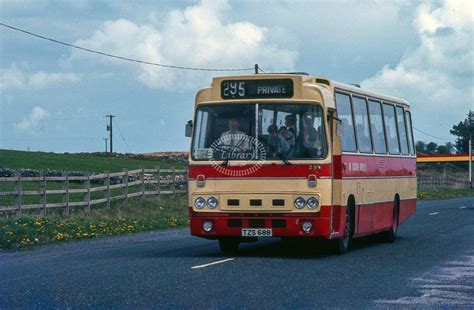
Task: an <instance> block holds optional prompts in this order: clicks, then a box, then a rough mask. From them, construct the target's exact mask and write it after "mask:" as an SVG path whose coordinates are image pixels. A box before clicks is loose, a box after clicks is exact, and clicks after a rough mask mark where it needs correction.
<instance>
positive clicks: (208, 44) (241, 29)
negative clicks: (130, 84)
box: [68, 0, 297, 90]
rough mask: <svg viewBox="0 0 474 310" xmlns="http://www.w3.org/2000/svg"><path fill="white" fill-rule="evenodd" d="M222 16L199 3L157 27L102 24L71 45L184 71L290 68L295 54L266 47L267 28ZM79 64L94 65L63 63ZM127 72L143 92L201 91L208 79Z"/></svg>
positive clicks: (222, 9)
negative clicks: (143, 87) (198, 88)
mask: <svg viewBox="0 0 474 310" xmlns="http://www.w3.org/2000/svg"><path fill="white" fill-rule="evenodd" d="M227 12H228V13H232V11H231V8H230V6H229V5H228V4H227V2H226V1H209V0H203V1H201V2H200V3H199V4H196V5H193V6H189V7H187V8H185V9H184V10H182V11H179V10H174V11H171V12H170V13H169V14H168V15H167V17H166V19H165V20H164V21H163V22H162V24H161V26H160V27H156V26H153V25H137V24H135V23H133V22H131V21H129V20H126V19H118V20H114V21H107V22H105V23H104V24H103V26H102V27H101V29H99V30H97V31H96V32H95V33H94V34H93V35H92V36H91V37H90V38H87V39H82V40H78V41H77V42H75V44H77V45H80V46H85V47H87V48H91V49H97V50H100V51H104V52H108V53H112V54H116V55H121V56H124V57H129V58H135V59H140V60H145V61H149V62H155V63H164V64H172V65H182V66H189V67H201V68H242V67H244V68H247V67H252V66H253V64H255V63H260V64H262V65H265V61H268V62H270V61H271V63H272V64H273V65H274V67H276V68H278V69H279V70H291V69H293V68H294V64H295V60H296V56H297V53H296V52H295V51H293V50H289V49H287V48H285V47H283V46H277V44H274V43H272V42H269V40H268V39H267V31H268V29H267V28H264V27H259V26H257V25H255V24H253V23H250V22H245V21H242V22H234V23H230V22H227V21H226V20H227V19H228V16H226V13H227ZM275 41H276V40H275ZM84 58H86V59H87V60H88V61H91V60H92V59H95V60H97V59H98V58H97V56H95V55H85V54H84V53H83V52H80V51H74V52H73V54H72V55H71V57H70V58H69V59H68V61H69V62H71V61H76V60H79V59H84ZM101 61H103V62H113V63H117V62H118V60H113V59H101ZM121 65H123V62H122V63H121ZM133 68H134V69H135V70H136V71H135V73H136V78H138V79H139V80H140V81H141V82H143V83H144V84H145V85H147V86H148V87H151V88H166V89H168V90H173V89H178V88H181V87H183V86H184V87H195V86H196V85H198V84H201V85H202V82H203V79H204V80H205V79H207V78H208V77H209V76H210V74H208V73H203V72H196V71H180V70H173V69H167V68H160V67H154V66H149V65H133ZM250 72H251V71H249V73H250ZM223 74H226V73H223ZM205 81H206V82H208V81H209V80H205Z"/></svg>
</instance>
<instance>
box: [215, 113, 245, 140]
mask: <svg viewBox="0 0 474 310" xmlns="http://www.w3.org/2000/svg"><path fill="white" fill-rule="evenodd" d="M228 125H229V130H228V131H224V132H223V133H222V134H221V138H220V143H219V144H220V145H226V146H232V147H234V146H236V147H243V143H244V142H245V133H244V132H243V131H240V130H239V126H240V124H239V120H238V119H236V118H231V119H229V123H228Z"/></svg>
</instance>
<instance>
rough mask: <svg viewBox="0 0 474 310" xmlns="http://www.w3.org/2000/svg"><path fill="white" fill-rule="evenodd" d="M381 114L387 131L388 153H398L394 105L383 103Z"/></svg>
mask: <svg viewBox="0 0 474 310" xmlns="http://www.w3.org/2000/svg"><path fill="white" fill-rule="evenodd" d="M383 116H384V120H385V131H386V132H387V142H388V152H389V153H390V154H400V145H399V144H398V143H399V142H398V133H397V121H396V119H395V107H394V106H393V105H391V104H387V103H384V104H383Z"/></svg>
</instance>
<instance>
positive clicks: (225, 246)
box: [219, 238, 240, 255]
mask: <svg viewBox="0 0 474 310" xmlns="http://www.w3.org/2000/svg"><path fill="white" fill-rule="evenodd" d="M239 244H240V240H239V239H238V238H221V239H219V247H220V248H221V252H222V253H224V254H225V255H234V254H236V253H237V251H238V249H239Z"/></svg>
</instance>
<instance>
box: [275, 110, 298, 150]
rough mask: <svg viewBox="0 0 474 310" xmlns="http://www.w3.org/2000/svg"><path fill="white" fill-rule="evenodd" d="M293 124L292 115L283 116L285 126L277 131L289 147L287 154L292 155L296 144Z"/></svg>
mask: <svg viewBox="0 0 474 310" xmlns="http://www.w3.org/2000/svg"><path fill="white" fill-rule="evenodd" d="M294 125H295V122H294V118H293V115H287V116H285V126H281V127H280V129H279V132H280V134H281V135H282V136H283V138H285V140H286V142H288V144H289V145H290V150H289V151H288V153H292V151H294V148H295V142H296V131H295V127H294Z"/></svg>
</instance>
